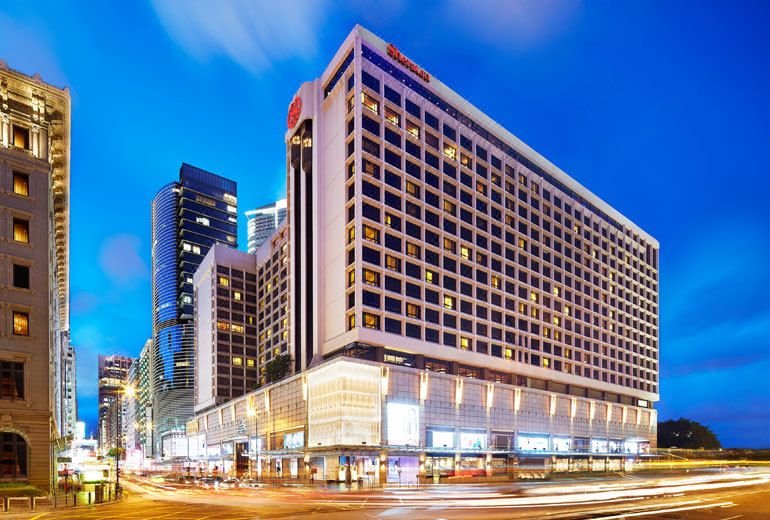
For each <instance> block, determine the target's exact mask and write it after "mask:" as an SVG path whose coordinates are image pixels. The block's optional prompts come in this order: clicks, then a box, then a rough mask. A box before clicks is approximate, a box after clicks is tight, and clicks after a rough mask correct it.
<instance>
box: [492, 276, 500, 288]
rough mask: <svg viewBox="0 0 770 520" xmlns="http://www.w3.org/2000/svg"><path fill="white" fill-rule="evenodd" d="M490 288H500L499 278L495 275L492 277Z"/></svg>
mask: <svg viewBox="0 0 770 520" xmlns="http://www.w3.org/2000/svg"><path fill="white" fill-rule="evenodd" d="M492 287H494V288H495V289H499V288H500V277H499V276H497V275H492Z"/></svg>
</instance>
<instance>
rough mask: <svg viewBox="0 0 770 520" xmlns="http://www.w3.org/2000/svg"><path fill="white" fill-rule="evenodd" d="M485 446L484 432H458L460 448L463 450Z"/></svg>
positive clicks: (483, 447) (484, 447) (478, 448)
mask: <svg viewBox="0 0 770 520" xmlns="http://www.w3.org/2000/svg"><path fill="white" fill-rule="evenodd" d="M486 447H487V434H486V433H481V432H480V433H471V432H462V433H460V448H461V449H463V450H483V449H486Z"/></svg>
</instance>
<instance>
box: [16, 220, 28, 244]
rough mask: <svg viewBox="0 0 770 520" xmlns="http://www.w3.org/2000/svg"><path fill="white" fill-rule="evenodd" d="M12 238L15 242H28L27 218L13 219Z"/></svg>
mask: <svg viewBox="0 0 770 520" xmlns="http://www.w3.org/2000/svg"><path fill="white" fill-rule="evenodd" d="M13 239H14V240H15V241H16V242H24V243H25V244H29V220H24V219H21V218H14V219H13Z"/></svg>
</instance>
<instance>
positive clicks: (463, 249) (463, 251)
mask: <svg viewBox="0 0 770 520" xmlns="http://www.w3.org/2000/svg"><path fill="white" fill-rule="evenodd" d="M460 256H462V257H463V258H470V256H471V250H470V249H468V248H467V247H465V246H460Z"/></svg>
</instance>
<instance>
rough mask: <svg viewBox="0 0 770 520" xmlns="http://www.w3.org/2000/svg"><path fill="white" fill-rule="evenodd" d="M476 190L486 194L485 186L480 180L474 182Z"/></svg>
mask: <svg viewBox="0 0 770 520" xmlns="http://www.w3.org/2000/svg"><path fill="white" fill-rule="evenodd" d="M476 191H477V192H479V193H481V194H482V195H486V194H487V187H486V185H485V184H483V183H481V182H477V183H476Z"/></svg>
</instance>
